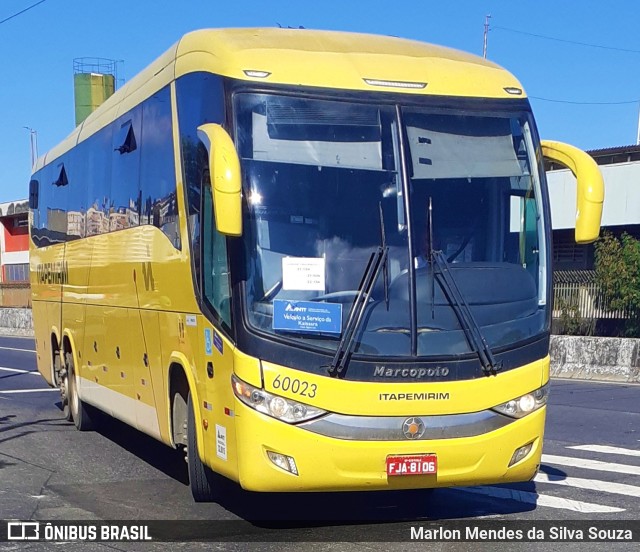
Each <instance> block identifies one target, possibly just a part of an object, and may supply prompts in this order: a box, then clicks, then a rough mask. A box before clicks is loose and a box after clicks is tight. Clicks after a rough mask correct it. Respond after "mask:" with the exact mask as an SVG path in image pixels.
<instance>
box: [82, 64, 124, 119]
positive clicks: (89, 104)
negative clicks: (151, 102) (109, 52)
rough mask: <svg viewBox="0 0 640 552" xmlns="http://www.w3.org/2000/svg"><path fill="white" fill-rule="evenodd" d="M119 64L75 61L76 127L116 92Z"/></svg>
mask: <svg viewBox="0 0 640 552" xmlns="http://www.w3.org/2000/svg"><path fill="white" fill-rule="evenodd" d="M117 64H118V62H117V61H115V60H111V59H104V58H76V59H74V60H73V89H74V97H75V108H76V126H77V125H79V124H80V123H82V121H84V120H85V119H86V118H87V117H88V116H89V115H90V114H91V113H92V112H93V111H94V110H95V109H96V107H98V106H99V105H100V104H102V103H103V102H104V101H105V100H106V99H107V98H108V97H109V96H111V94H113V93H114V92H115V89H116V82H117Z"/></svg>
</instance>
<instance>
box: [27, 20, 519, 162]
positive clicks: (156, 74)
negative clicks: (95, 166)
mask: <svg viewBox="0 0 640 552" xmlns="http://www.w3.org/2000/svg"><path fill="white" fill-rule="evenodd" d="M194 71H208V72H211V73H216V74H219V75H223V76H227V77H232V78H235V79H239V80H244V81H254V82H257V83H271V84H288V85H301V86H310V87H318V88H334V89H345V90H365V91H376V90H377V91H380V92H382V91H386V92H402V93H407V94H421V95H429V96H458V97H475V98H496V99H497V98H514V97H524V91H523V89H522V85H521V84H520V83H519V82H518V81H517V80H516V79H515V77H513V75H511V74H510V73H509V72H508V71H506V70H505V69H503V68H501V67H500V66H498V65H496V64H495V63H492V62H489V61H487V60H485V59H483V58H481V57H479V56H475V55H472V54H468V53H465V52H461V51H458V50H454V49H451V48H445V47H442V46H435V45H432V44H427V43H424V42H418V41H415V40H407V39H402V38H395V37H389V36H377V35H368V34H359V33H345V32H336V31H316V30H308V29H281V28H240V29H205V30H200V31H194V32H191V33H188V34H186V35H185V36H183V37H182V38H181V39H180V40H179V41H178V42H177V43H176V44H174V45H173V46H172V47H171V48H169V49H168V50H167V51H166V52H165V53H164V54H163V55H161V56H160V57H159V58H158V59H156V60H155V61H154V62H152V63H151V64H150V65H149V66H148V67H147V68H146V69H144V70H143V71H141V72H140V73H139V74H138V75H136V76H135V77H134V78H132V79H131V80H130V81H129V82H127V83H126V84H125V85H124V86H122V87H121V88H120V89H119V90H117V91H116V92H115V94H113V96H111V97H110V98H109V99H108V100H107V101H105V103H104V104H102V105H101V106H100V107H98V108H97V109H96V110H95V111H94V112H93V113H92V114H91V115H89V117H87V119H86V120H85V121H84V122H83V123H81V124H80V125H79V126H78V127H77V128H76V129H75V130H74V131H73V132H72V133H71V134H70V135H69V136H68V137H67V138H66V139H65V140H64V141H63V142H62V143H60V144H59V145H58V146H56V147H55V148H53V149H52V150H51V151H49V152H48V153H47V154H46V155H45V156H43V157H41V158H40V159H39V160H38V162H37V163H36V167H35V170H37V169H40V168H41V167H42V166H44V165H45V164H46V163H47V162H49V161H51V160H53V159H55V158H57V157H59V156H60V155H62V154H63V153H65V152H66V151H68V150H69V149H71V148H72V147H74V146H75V145H76V144H77V143H78V142H80V141H82V140H84V139H85V138H88V137H89V136H91V135H92V134H94V133H95V132H97V131H98V130H100V129H101V128H103V127H104V126H106V125H107V124H109V123H110V122H111V121H113V120H115V119H116V118H117V117H119V116H120V115H122V114H123V113H126V112H127V111H129V110H130V109H132V108H133V107H134V106H135V105H137V104H138V103H140V102H142V101H143V100H144V99H146V98H148V97H149V96H151V95H152V94H153V93H155V92H156V91H157V90H159V89H160V88H162V87H164V86H166V85H167V84H169V83H170V82H171V81H172V80H174V79H175V78H178V77H180V76H182V75H184V74H187V73H192V72H194ZM247 72H249V74H248V73H247ZM258 74H266V76H262V77H260V76H256V75H258ZM422 85H424V86H422ZM509 90H510V91H511V92H508V91H509ZM518 90H519V91H520V92H519V93H518ZM514 92H515V93H516V94H517V96H514V95H513V94H514Z"/></svg>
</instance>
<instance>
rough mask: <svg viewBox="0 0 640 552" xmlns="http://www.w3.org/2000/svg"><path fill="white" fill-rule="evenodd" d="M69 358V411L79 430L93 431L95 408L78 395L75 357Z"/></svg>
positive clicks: (68, 355) (68, 356)
mask: <svg viewBox="0 0 640 552" xmlns="http://www.w3.org/2000/svg"><path fill="white" fill-rule="evenodd" d="M66 358H67V396H68V398H69V412H70V413H71V416H72V417H73V423H74V424H75V426H76V428H78V430H79V431H92V430H93V428H94V421H93V414H94V412H93V409H92V407H91V406H89V405H88V404H86V403H85V402H84V401H83V400H82V399H81V398H80V397H79V396H78V382H77V381H76V371H75V367H74V366H73V357H72V356H71V355H70V354H67V355H66Z"/></svg>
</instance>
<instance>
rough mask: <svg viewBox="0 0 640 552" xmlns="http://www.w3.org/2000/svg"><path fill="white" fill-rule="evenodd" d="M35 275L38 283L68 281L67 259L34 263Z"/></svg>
mask: <svg viewBox="0 0 640 552" xmlns="http://www.w3.org/2000/svg"><path fill="white" fill-rule="evenodd" d="M36 275H37V278H38V283H40V284H66V283H68V282H69V266H68V264H67V261H56V262H54V263H40V264H38V265H36Z"/></svg>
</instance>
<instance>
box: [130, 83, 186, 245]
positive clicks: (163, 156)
mask: <svg viewBox="0 0 640 552" xmlns="http://www.w3.org/2000/svg"><path fill="white" fill-rule="evenodd" d="M141 149H142V154H141V155H142V163H141V166H140V183H141V186H140V193H141V195H140V197H141V200H142V222H143V223H144V224H153V225H154V226H157V227H158V228H160V229H161V230H162V231H163V232H164V233H165V234H166V235H167V237H168V238H169V239H170V240H171V243H172V244H173V245H174V247H176V248H178V249H180V226H179V224H178V203H177V200H176V180H175V163H174V159H173V135H172V126H171V94H170V90H169V87H168V86H167V87H165V88H163V89H162V90H160V91H159V92H157V93H156V94H154V95H153V96H151V97H150V98H149V99H148V100H146V101H145V102H144V104H143V105H142V148H141Z"/></svg>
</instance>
